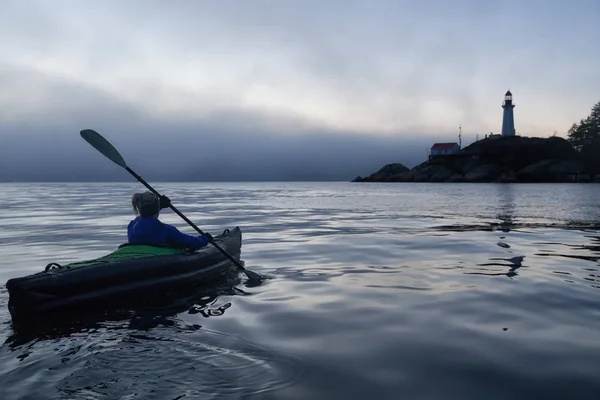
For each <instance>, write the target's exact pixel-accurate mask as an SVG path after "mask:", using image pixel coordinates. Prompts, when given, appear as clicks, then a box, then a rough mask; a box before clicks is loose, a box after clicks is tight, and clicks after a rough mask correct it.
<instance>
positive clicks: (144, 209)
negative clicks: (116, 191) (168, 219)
mask: <svg viewBox="0 0 600 400" xmlns="http://www.w3.org/2000/svg"><path fill="white" fill-rule="evenodd" d="M131 205H132V206H133V212H134V213H136V214H139V215H140V216H142V217H152V216H155V215H158V213H159V211H160V200H159V198H158V196H156V195H155V194H154V193H152V192H149V191H146V192H144V193H135V194H134V195H133V196H132V197H131Z"/></svg>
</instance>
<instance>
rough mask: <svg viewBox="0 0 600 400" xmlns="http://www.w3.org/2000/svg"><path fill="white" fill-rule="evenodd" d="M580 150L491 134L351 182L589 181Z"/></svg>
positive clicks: (552, 141) (553, 140)
mask: <svg viewBox="0 0 600 400" xmlns="http://www.w3.org/2000/svg"><path fill="white" fill-rule="evenodd" d="M598 178H600V177H594V176H593V175H592V174H590V173H589V172H588V171H587V170H586V166H585V163H584V162H583V161H582V159H581V156H580V154H579V152H578V151H577V150H575V149H574V148H573V146H571V144H570V143H569V142H568V141H567V140H565V139H563V138H561V137H550V138H534V137H521V136H513V137H493V138H486V139H482V140H479V141H477V142H475V143H472V144H471V145H469V146H467V147H465V148H464V149H462V150H460V151H459V152H457V153H455V154H449V155H440V156H435V157H430V159H429V160H427V161H425V162H423V163H421V164H419V165H417V166H415V167H414V168H412V169H409V168H407V167H405V166H404V165H402V164H400V163H393V164H387V165H385V166H384V167H383V168H381V169H380V170H379V171H377V172H375V173H372V174H371V175H369V176H367V177H365V178H363V177H360V176H359V177H356V178H355V179H354V180H352V182H592V181H598V180H600V179H598Z"/></svg>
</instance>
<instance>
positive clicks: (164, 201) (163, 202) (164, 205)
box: [160, 196, 171, 210]
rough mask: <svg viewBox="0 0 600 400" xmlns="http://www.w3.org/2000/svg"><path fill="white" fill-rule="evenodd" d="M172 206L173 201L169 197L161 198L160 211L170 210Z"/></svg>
mask: <svg viewBox="0 0 600 400" xmlns="http://www.w3.org/2000/svg"><path fill="white" fill-rule="evenodd" d="M170 206H171V199H169V198H168V197H167V196H160V209H161V210H162V209H163V208H169V207H170Z"/></svg>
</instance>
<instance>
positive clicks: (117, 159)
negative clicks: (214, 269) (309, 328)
mask: <svg viewBox="0 0 600 400" xmlns="http://www.w3.org/2000/svg"><path fill="white" fill-rule="evenodd" d="M80 134H81V137H82V138H83V139H85V141H86V142H88V143H89V144H91V145H92V147H94V148H95V149H96V150H98V151H99V152H100V153H102V154H103V155H104V156H105V157H106V158H108V159H109V160H111V161H112V162H114V163H115V164H117V165H119V166H121V167H123V168H125V170H126V171H127V172H129V173H130V174H131V175H133V176H134V177H135V179H137V180H138V181H140V182H141V183H142V184H143V185H144V186H146V187H147V188H148V190H150V191H151V192H152V193H154V194H155V195H157V196H158V197H160V196H161V195H160V193H158V192H157V191H156V190H154V188H153V187H152V186H150V185H149V184H148V183H147V182H146V181H145V180H143V179H142V177H141V176H139V175H138V174H136V173H135V172H134V171H133V170H132V169H131V168H129V167H128V166H127V163H126V162H125V160H124V159H123V156H121V154H119V152H118V151H117V149H115V147H114V146H113V145H112V144H110V142H109V141H108V140H106V139H104V137H102V135H100V134H99V133H98V132H96V131H95V130H93V129H84V130H82V131H81V132H80ZM169 208H171V210H173V211H174V212H175V213H176V214H177V215H179V216H180V217H181V218H182V219H183V220H184V221H185V222H187V223H188V224H189V225H190V226H191V227H192V228H194V229H195V230H196V231H198V232H199V233H200V234H201V235H204V232H202V231H201V230H200V228H198V227H197V226H196V225H195V224H194V223H193V222H192V221H190V220H189V219H187V217H186V216H185V215H183V214H182V213H181V212H180V211H179V210H178V209H177V208H175V206H174V205H173V204H171V205H170V206H169ZM209 242H210V243H211V244H212V245H213V246H215V247H216V248H217V249H218V250H219V251H220V252H221V253H223V255H224V256H225V257H227V258H228V259H229V260H230V261H231V262H232V263H234V264H235V265H236V266H237V267H238V268H240V269H241V270H242V271H244V273H245V274H246V276H247V277H248V279H250V280H260V275H258V274H257V273H256V272H252V271H250V270H248V269H246V268H244V266H243V265H242V264H240V263H239V262H238V261H236V259H235V258H233V257H231V256H230V255H229V254H227V252H226V251H225V250H223V249H222V248H221V247H220V246H219V245H218V244H217V243H215V241H214V240H212V239H209Z"/></svg>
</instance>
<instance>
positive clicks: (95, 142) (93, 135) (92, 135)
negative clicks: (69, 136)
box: [80, 129, 127, 168]
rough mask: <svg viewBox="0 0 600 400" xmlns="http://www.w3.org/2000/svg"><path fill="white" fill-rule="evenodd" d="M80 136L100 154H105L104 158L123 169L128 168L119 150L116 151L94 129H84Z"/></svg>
mask: <svg viewBox="0 0 600 400" xmlns="http://www.w3.org/2000/svg"><path fill="white" fill-rule="evenodd" d="M80 134H81V137H82V138H84V139H85V141H86V142H88V143H89V144H91V145H92V146H93V147H94V148H95V149H96V150H98V151H99V152H100V153H102V154H104V157H106V158H108V159H109V160H110V161H112V162H114V163H115V164H117V165H120V166H121V167H123V168H127V163H126V162H125V160H124V159H123V156H121V154H119V152H118V151H117V149H115V147H114V146H113V145H112V144H110V142H109V141H108V140H106V139H104V137H102V135H101V134H99V133H98V132H96V131H95V130H93V129H84V130H82V131H81V132H80Z"/></svg>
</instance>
